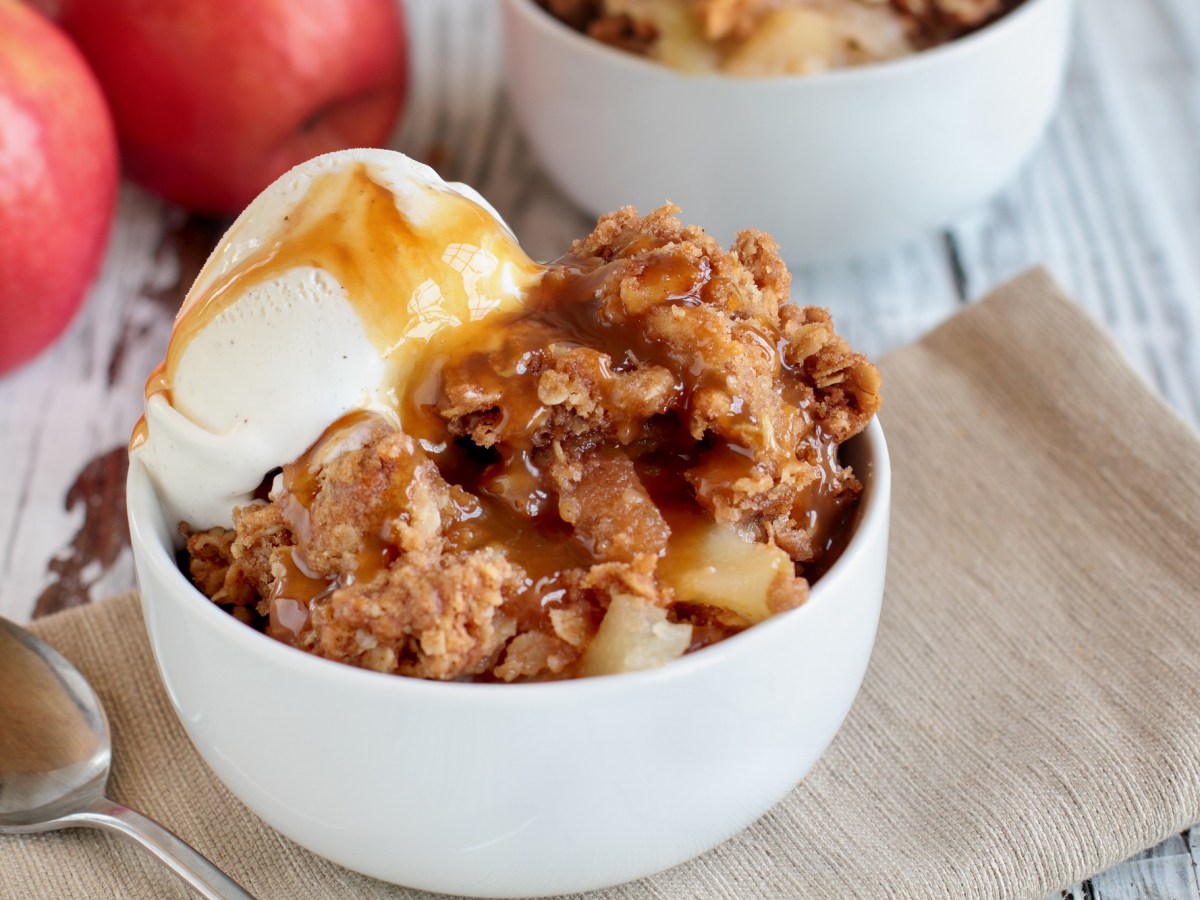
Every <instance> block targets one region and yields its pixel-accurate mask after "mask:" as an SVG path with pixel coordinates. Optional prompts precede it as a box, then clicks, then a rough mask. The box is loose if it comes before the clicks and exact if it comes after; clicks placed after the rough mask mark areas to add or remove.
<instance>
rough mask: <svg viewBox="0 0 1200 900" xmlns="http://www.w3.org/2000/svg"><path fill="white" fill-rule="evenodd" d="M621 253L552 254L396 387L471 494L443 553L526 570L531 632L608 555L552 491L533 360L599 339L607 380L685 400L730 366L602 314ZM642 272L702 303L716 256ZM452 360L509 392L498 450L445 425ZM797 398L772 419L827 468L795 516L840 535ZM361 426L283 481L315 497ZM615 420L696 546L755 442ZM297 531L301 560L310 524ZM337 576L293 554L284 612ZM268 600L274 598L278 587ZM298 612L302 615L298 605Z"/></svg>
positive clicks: (514, 610) (422, 441) (831, 454)
mask: <svg viewBox="0 0 1200 900" xmlns="http://www.w3.org/2000/svg"><path fill="white" fill-rule="evenodd" d="M650 241H651V239H649V238H645V237H642V238H640V239H639V240H638V242H637V243H636V245H630V246H629V247H627V248H626V252H628V253H638V252H642V251H644V250H647V249H653V247H654V244H653V243H649V242H650ZM616 264H618V263H617V262H613V263H607V264H598V262H597V261H595V260H581V259H576V258H573V257H570V256H567V257H564V258H562V259H560V260H557V261H556V262H554V263H552V264H550V265H549V266H548V267H547V269H546V275H545V277H544V278H543V279H542V280H541V281H540V282H538V283H537V284H536V285H534V286H533V287H531V288H530V290H529V291H528V293H527V295H526V298H525V302H524V305H523V307H522V308H521V309H520V310H514V311H504V312H500V313H496V314H494V315H492V316H490V317H489V318H488V319H486V320H485V321H482V322H474V323H468V324H465V325H463V326H461V327H458V328H454V329H449V330H447V331H444V332H442V333H440V334H439V335H437V336H436V337H435V338H433V339H432V340H431V341H430V342H429V344H428V345H427V347H426V348H425V350H424V352H423V353H422V354H421V355H420V356H419V358H418V359H417V360H416V361H415V362H414V364H413V366H412V368H411V370H410V378H409V381H408V384H407V390H406V391H403V392H399V393H401V396H400V398H399V400H400V409H399V414H400V417H401V420H402V421H403V422H404V430H405V432H406V433H407V434H408V435H409V436H411V437H413V438H415V439H416V441H417V449H416V450H415V453H416V454H417V455H418V456H419V457H420V458H422V459H424V458H429V459H432V460H433V461H434V462H435V464H436V465H437V466H438V468H439V470H440V472H441V474H442V476H443V477H444V478H445V479H446V480H447V481H448V482H450V483H451V484H452V485H455V486H457V488H458V489H460V490H461V491H462V497H463V501H462V502H461V503H460V504H459V512H458V518H457V519H456V521H455V522H454V523H453V524H452V525H451V526H450V528H449V529H447V533H446V537H447V544H446V550H447V551H448V552H457V551H461V550H473V549H478V548H480V547H484V546H495V547H497V548H499V549H502V550H503V552H504V553H505V554H506V555H507V556H508V558H509V559H510V560H512V561H513V562H514V563H516V564H517V565H519V566H521V567H522V568H523V569H524V570H525V572H526V581H525V590H524V592H523V594H522V595H521V597H520V598H518V600H517V601H516V602H515V603H510V604H509V607H508V609H507V612H508V613H509V614H510V615H512V616H513V617H514V618H515V619H516V620H517V622H518V626H519V627H520V628H521V629H522V630H526V629H531V628H540V629H542V630H545V631H547V632H550V633H552V626H551V624H550V621H549V618H548V612H549V611H550V610H551V609H553V608H554V607H555V606H556V605H557V603H558V601H559V600H560V599H561V598H562V597H563V595H564V593H565V586H564V581H563V576H564V573H565V572H567V571H569V570H571V569H577V568H586V567H589V566H591V565H593V564H595V563H596V562H599V561H600V560H599V559H597V557H596V556H595V554H594V553H593V550H592V547H591V546H589V545H588V544H587V543H586V542H585V541H584V540H583V539H581V538H580V537H578V536H577V535H575V534H574V532H573V529H572V528H571V526H570V525H568V524H567V523H565V522H563V521H562V520H561V518H559V516H558V512H557V491H556V489H555V488H554V486H553V485H552V483H551V482H550V479H549V477H548V474H547V473H546V472H544V471H543V470H542V469H541V468H540V463H539V460H538V456H537V453H536V451H535V441H534V435H535V433H536V431H537V429H538V428H539V427H541V426H542V425H544V424H545V423H546V422H547V421H548V420H549V418H550V415H551V411H550V409H549V408H548V407H547V406H546V405H545V404H543V403H542V402H541V400H540V399H539V397H538V390H537V382H538V374H539V372H540V370H541V368H540V366H539V365H537V363H538V362H539V361H540V360H541V359H542V358H543V357H544V356H545V354H546V353H548V352H550V348H552V347H554V346H558V347H587V348H591V349H594V350H598V351H599V352H601V353H603V354H606V355H607V356H608V357H609V358H610V359H611V360H612V363H611V365H610V368H609V369H608V370H606V371H607V375H608V378H609V383H612V382H615V376H616V374H617V373H619V372H622V371H625V370H628V369H630V368H633V367H635V366H639V365H645V364H655V365H661V366H664V367H666V368H667V369H669V370H670V371H674V372H677V373H679V377H678V380H677V383H676V384H675V385H674V386H673V390H674V392H675V394H676V398H677V400H679V401H680V402H681V406H682V408H683V409H685V410H686V409H687V408H688V405H689V404H690V398H691V397H692V395H693V394H694V393H695V392H696V391H697V390H699V389H700V388H701V387H704V386H706V385H707V384H708V383H709V381H710V380H712V379H715V378H719V377H722V376H721V375H720V373H718V372H714V371H713V369H712V368H711V367H709V366H706V365H704V364H703V361H702V360H701V359H699V358H696V357H695V356H694V355H693V353H694V351H690V350H688V351H681V350H677V349H674V348H671V347H669V346H668V345H666V344H665V343H662V342H659V341H655V340H651V339H650V338H648V337H647V336H646V334H645V333H644V331H643V329H642V328H641V326H640V324H639V321H638V319H637V317H636V316H633V317H630V318H629V319H627V320H623V321H621V320H612V321H610V320H609V318H607V317H606V316H605V314H604V310H603V308H602V286H603V285H604V283H605V281H606V279H607V277H608V275H609V271H608V270H609V267H610V266H613V265H616ZM640 277H641V280H642V281H643V283H649V284H652V285H655V286H656V287H657V288H658V289H659V290H660V291H661V292H662V294H663V295H664V296H665V297H666V298H667V300H666V302H668V303H676V304H681V305H694V304H699V303H702V302H704V301H705V299H706V297H705V289H706V286H707V285H708V283H709V280H710V278H711V272H710V271H709V268H708V265H707V260H703V264H702V265H691V264H687V263H684V262H681V261H680V260H679V259H678V258H675V257H671V258H669V259H667V260H665V261H656V262H655V263H654V264H652V265H650V266H649V267H647V268H646V270H644V271H643V272H642V273H641V275H640ZM740 327H742V328H744V329H746V330H748V331H750V332H751V334H750V337H751V339H752V342H753V346H755V347H756V348H757V350H758V352H760V353H762V354H763V355H764V358H765V359H766V360H767V362H768V363H769V366H770V368H771V370H772V372H773V373H774V374H775V375H778V374H779V373H780V372H781V370H783V369H785V368H787V363H786V362H785V360H784V354H783V353H782V347H783V345H784V343H785V341H784V338H783V336H782V334H781V333H778V332H777V331H776V330H770V331H769V332H764V331H763V330H761V329H762V327H763V326H762V325H761V324H760V325H750V324H749V323H743V324H742V325H741V326H740ZM768 328H769V326H768ZM451 371H453V372H455V373H457V374H459V375H462V376H465V378H464V380H466V381H469V382H471V383H472V384H475V385H478V386H479V387H480V389H481V390H482V391H484V392H485V393H487V394H496V395H499V394H503V398H504V399H503V404H502V416H503V418H502V419H501V420H500V421H499V422H498V423H497V425H496V430H497V431H498V433H499V435H500V436H499V439H498V443H497V448H498V449H497V450H493V451H491V452H482V451H480V450H479V449H478V448H474V449H472V448H468V447H466V446H464V442H463V441H461V440H460V441H456V440H455V438H454V436H453V435H451V434H450V433H449V431H448V430H447V424H446V421H445V420H444V419H443V418H442V416H441V415H440V414H439V412H438V410H437V403H438V400H439V398H441V397H442V396H443V394H444V385H445V379H446V377H447V373H448V372H451ZM788 399H789V400H790V402H791V404H792V406H793V408H794V409H795V413H794V415H793V416H792V418H791V419H790V420H788V421H786V422H785V423H784V424H783V426H782V428H779V426H776V428H777V430H776V431H775V432H774V440H776V441H778V442H780V443H781V444H782V445H784V446H787V447H798V448H799V452H800V455H801V456H802V457H804V458H805V459H806V460H807V461H808V462H810V463H811V464H813V465H815V466H816V467H817V468H818V471H819V478H817V479H816V480H815V481H814V482H813V483H812V484H811V485H810V486H809V487H808V489H807V490H806V491H805V492H804V493H803V495H802V500H803V502H798V503H797V515H800V516H802V517H805V518H807V520H808V522H809V524H810V526H812V528H813V531H814V542H815V543H817V544H818V545H819V546H831V544H830V541H831V539H832V538H831V536H832V535H834V534H836V533H837V532H838V530H839V526H840V525H841V524H842V520H843V518H844V509H843V507H844V506H845V501H844V499H843V498H841V497H839V491H840V490H841V487H842V485H841V483H840V481H839V476H838V472H839V469H838V466H837V461H836V445H835V444H834V443H833V441H832V440H831V439H830V438H829V437H828V436H827V435H825V434H824V432H823V431H822V430H821V429H820V428H819V426H816V425H815V424H814V423H813V421H812V419H811V417H810V415H809V413H808V409H807V407H808V403H809V401H808V400H807V399H804V398H801V397H790V398H788ZM732 415H733V417H734V418H735V419H738V417H741V419H740V422H741V424H744V425H748V426H758V425H759V424H760V423H756V422H755V421H753V419H752V417H751V416H750V415H749V413H748V412H745V411H743V410H742V409H741V408H740V407H738V406H737V405H736V404H735V408H734V411H733V413H732ZM358 424H359V421H358V419H356V417H355V415H354V414H352V415H351V416H348V417H346V418H344V419H342V420H340V421H339V422H338V423H335V425H334V426H332V427H331V428H330V430H329V431H328V432H327V434H326V437H325V438H323V439H322V441H320V442H318V443H317V444H316V445H314V447H313V448H312V449H311V450H310V451H309V452H308V453H307V454H305V456H304V457H303V458H302V459H301V460H298V461H297V462H296V463H294V464H292V465H290V466H285V467H284V469H283V477H284V481H285V484H286V486H287V488H288V490H289V491H290V493H291V495H292V497H294V498H296V499H297V500H298V501H299V504H301V505H304V506H307V505H308V504H309V503H310V502H311V500H312V497H313V496H314V493H315V483H314V480H313V479H314V478H315V473H316V472H318V471H319V464H318V463H317V462H315V461H314V459H315V457H316V456H319V455H320V453H321V448H322V447H323V446H324V445H325V444H328V443H329V441H331V440H336V439H338V438H337V436H338V435H340V434H343V433H344V432H345V431H346V429H350V428H354V427H357V426H358ZM614 424H615V425H616V430H617V435H618V444H619V446H621V447H622V448H623V450H624V452H626V453H627V454H629V455H630V456H631V457H632V458H634V460H635V466H636V469H637V471H638V474H639V477H640V479H641V481H642V483H643V484H644V485H645V486H646V488H647V490H648V492H649V493H650V494H651V497H652V499H653V500H654V501H655V503H656V504H657V505H658V506H659V508H660V510H661V511H662V512H663V514H664V516H665V517H666V519H667V521H668V522H669V524H670V527H671V529H672V531H673V532H674V536H673V537H672V539H671V542H670V547H669V552H671V553H672V554H674V553H681V554H683V555H685V556H686V555H687V554H688V553H691V554H692V555H695V553H696V552H698V546H699V545H698V543H697V542H698V541H700V540H702V535H703V528H702V527H701V526H702V525H703V523H704V522H706V521H707V520H708V518H709V514H708V513H707V512H706V511H705V510H704V509H702V508H701V507H700V506H699V505H698V504H697V502H696V499H695V498H696V495H697V494H700V495H703V494H705V493H707V492H717V491H721V490H725V489H728V488H727V486H728V485H729V484H730V483H731V482H733V481H735V480H736V479H738V478H741V477H743V476H745V475H748V474H750V472H751V470H752V469H753V468H754V467H755V465H756V463H755V460H754V458H753V455H752V453H751V452H750V451H749V450H748V449H746V448H744V447H741V446H738V445H737V444H735V443H732V442H729V441H725V440H717V441H716V442H715V444H713V445H711V446H704V447H701V446H700V445H697V443H696V442H695V441H694V440H693V439H692V438H691V436H690V435H689V434H687V433H686V429H685V428H684V427H683V426H682V423H681V422H676V423H675V425H674V428H675V433H671V432H670V430H669V429H668V431H667V432H664V431H663V430H662V429H663V425H664V423H662V422H657V423H654V425H653V426H651V424H650V423H647V422H642V421H637V420H633V419H630V420H629V421H619V422H616V423H614ZM653 429H657V430H653ZM652 430H653V433H651V432H652ZM701 457H703V463H702V464H701ZM687 470H691V471H692V472H694V473H696V472H698V473H700V475H699V477H697V478H694V479H693V482H694V483H689V481H688V480H686V479H685V477H684V472H685V471H687ZM289 518H298V517H294V516H292V515H289ZM800 521H804V518H802V519H801V520H800ZM297 535H298V537H299V540H300V548H301V550H300V556H301V557H302V554H303V546H304V537H303V526H301V528H300V530H299V531H298V532H297ZM376 539H382V536H381V535H380V536H375V537H373V538H372V539H371V542H369V544H370V546H369V547H368V548H367V549H366V550H364V553H363V555H362V556H361V557H360V559H359V560H358V567H357V569H356V570H355V573H354V576H353V577H354V578H355V579H361V580H368V581H369V580H370V579H372V578H374V577H376V576H377V575H378V574H379V573H380V572H381V571H382V570H383V569H384V568H386V566H387V565H388V564H389V563H390V560H391V559H392V558H394V556H389V555H388V553H387V552H386V548H381V547H379V546H378V545H377V544H375V543H373V541H375V540H376ZM693 544H695V545H696V546H695V547H693V546H692V545H693ZM340 584H341V582H338V581H337V580H330V581H327V582H324V583H321V584H312V583H310V581H309V580H308V579H307V577H306V574H305V572H304V569H303V566H302V565H297V566H296V568H295V572H294V573H293V571H292V570H291V569H289V572H288V575H287V577H286V578H284V579H281V581H280V582H279V584H277V586H276V597H286V598H287V602H286V604H285V606H284V609H285V610H286V611H287V613H288V615H291V610H292V608H293V607H292V604H293V603H294V602H296V601H300V602H308V601H311V600H312V599H314V598H316V597H318V596H321V595H323V594H324V593H327V592H329V591H331V590H333V589H335V588H336V587H338V586H340ZM272 602H273V604H274V603H275V602H277V601H276V600H275V598H273V601H272ZM272 610H273V612H272V629H273V631H272V633H274V634H276V636H280V637H281V638H283V639H293V640H294V637H295V636H298V633H299V632H294V633H291V634H289V632H291V629H292V627H293V626H292V625H291V623H288V624H287V625H283V624H277V621H276V620H277V618H278V619H281V618H282V617H277V616H276V615H275V613H274V605H273V606H272ZM295 621H302V620H301V619H300V617H299V616H297V617H296V619H295ZM727 633H728V632H727V631H724V630H722V628H721V627H719V626H716V625H714V626H711V627H707V628H701V629H699V630H698V632H697V637H696V641H695V643H694V646H693V648H692V649H696V648H698V647H700V646H705V645H706V644H707V643H711V642H713V641H715V640H718V639H720V638H721V637H723V636H724V635H725V634H727Z"/></svg>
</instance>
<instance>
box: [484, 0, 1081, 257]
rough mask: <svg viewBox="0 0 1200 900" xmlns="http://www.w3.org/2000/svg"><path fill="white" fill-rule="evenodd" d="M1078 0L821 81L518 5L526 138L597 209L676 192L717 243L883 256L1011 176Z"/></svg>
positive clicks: (648, 203)
mask: <svg viewBox="0 0 1200 900" xmlns="http://www.w3.org/2000/svg"><path fill="white" fill-rule="evenodd" d="M1072 5H1073V4H1072V0H1027V2H1026V3H1025V4H1024V5H1023V6H1021V7H1018V8H1017V9H1016V10H1015V11H1013V12H1012V13H1010V14H1008V15H1007V16H1004V17H1003V18H1001V19H999V20H998V21H996V22H995V23H993V24H991V25H989V26H987V27H986V28H984V29H982V30H980V31H978V32H976V33H974V34H972V35H969V36H967V37H965V38H962V39H960V40H958V41H953V42H951V43H949V44H946V45H944V46H941V47H937V48H934V49H931V50H927V51H925V52H922V53H918V54H916V55H914V56H911V57H908V58H905V59H901V60H897V61H893V62H886V63H879V64H875V65H870V66H864V67H861V68H855V69H845V70H840V71H832V72H827V73H823V74H816V75H804V76H785V77H778V78H764V79H739V78H731V77H727V76H721V75H706V76H697V75H686V74H682V73H679V72H677V71H674V70H672V69H670V68H668V67H666V66H663V65H660V64H658V63H654V62H650V61H647V60H645V59H642V58H640V57H637V56H634V55H632V54H628V53H625V52H622V51H620V50H616V49H613V48H611V47H609V46H607V45H605V44H602V43H599V42H598V41H595V40H592V39H591V38H588V37H585V36H584V35H582V34H580V33H578V32H576V31H573V30H572V29H571V28H569V27H567V26H566V25H564V24H563V23H562V22H560V21H558V20H557V19H554V18H552V17H551V16H550V15H549V14H548V13H546V12H545V11H544V10H542V9H541V8H539V7H538V6H537V5H536V4H535V3H534V2H533V0H507V2H506V3H505V7H504V9H505V14H504V33H505V39H506V53H505V67H506V70H507V77H508V84H509V95H510V98H511V102H512V103H513V105H514V106H515V108H516V111H517V114H518V116H519V117H520V120H521V123H522V125H523V126H524V129H525V134H526V135H527V137H528V139H529V142H530V143H531V144H532V145H533V148H534V150H535V151H536V153H537V155H538V156H539V157H540V158H541V160H542V162H543V164H544V165H545V167H546V169H547V170H548V171H549V172H550V174H551V175H552V176H553V178H554V180H555V181H556V182H558V185H559V186H560V187H561V188H562V190H563V191H564V192H565V193H566V194H567V195H568V196H569V197H570V198H571V199H572V200H574V201H575V202H576V203H577V204H579V205H580V206H582V207H583V208H584V209H586V210H587V211H588V212H590V213H592V214H593V215H600V214H601V213H604V212H606V211H608V210H611V209H616V208H617V207H620V206H623V205H625V204H630V203H632V204H634V205H635V206H637V207H638V208H639V209H641V210H643V211H646V210H648V209H650V208H652V207H654V206H657V205H659V204H660V203H662V202H663V200H664V199H665V198H668V197H669V198H670V199H671V200H673V201H674V202H675V203H677V204H679V206H680V207H682V209H683V218H684V219H685V220H686V221H688V222H694V223H696V224H697V225H701V226H703V227H704V228H705V229H706V230H708V231H709V232H710V233H712V234H713V235H715V236H716V237H717V238H718V239H719V240H720V241H721V242H722V243H724V244H728V243H730V241H731V240H732V239H733V236H734V234H735V232H737V231H739V230H740V229H743V228H758V229H761V230H763V231H766V232H769V233H770V234H772V235H773V236H774V237H775V239H776V240H777V241H779V243H780V245H781V247H782V248H783V254H784V257H785V258H786V259H787V260H788V262H789V263H796V262H804V261H813V260H819V259H829V258H836V257H845V256H849V255H854V254H858V253H864V252H868V251H873V250H878V249H882V248H884V247H886V246H887V245H889V244H893V243H895V242H897V241H899V240H901V239H903V238H905V237H908V236H911V235H913V234H916V233H919V232H921V231H924V230H926V229H929V228H934V227H937V226H941V225H944V224H945V223H947V222H949V221H950V220H951V219H953V218H954V217H955V216H957V215H958V214H959V213H961V212H963V211H965V210H967V209H969V208H970V207H973V206H975V205H977V204H979V203H981V202H982V201H984V200H986V199H987V198H988V197H990V196H991V195H993V194H994V193H995V192H996V191H997V190H999V189H1000V187H1002V186H1003V185H1004V183H1005V182H1006V181H1008V180H1009V179H1010V178H1011V177H1012V175H1013V174H1014V173H1015V172H1016V170H1017V168H1018V167H1019V166H1020V164H1021V163H1022V162H1023V161H1024V160H1025V159H1026V158H1027V157H1028V156H1029V154H1030V152H1031V151H1032V150H1033V148H1034V146H1035V145H1036V143H1037V141H1038V139H1039V137H1040V136H1041V134H1042V132H1043V131H1044V130H1045V127H1046V124H1047V122H1048V121H1049V119H1050V116H1051V114H1052V113H1053V111H1054V108H1055V106H1056V104H1057V100H1058V95H1059V93H1060V91H1061V87H1062V80H1063V73H1064V70H1065V64H1066V60H1067V55H1068V49H1069V43H1070V32H1071V28H1070V23H1071V10H1072Z"/></svg>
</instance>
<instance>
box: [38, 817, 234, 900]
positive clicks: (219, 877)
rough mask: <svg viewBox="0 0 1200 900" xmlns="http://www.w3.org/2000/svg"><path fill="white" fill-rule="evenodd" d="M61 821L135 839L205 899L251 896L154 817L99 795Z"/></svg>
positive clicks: (232, 899) (229, 899)
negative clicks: (97, 798)
mask: <svg viewBox="0 0 1200 900" xmlns="http://www.w3.org/2000/svg"><path fill="white" fill-rule="evenodd" d="M62 821H63V823H64V824H68V823H69V824H72V825H82V826H85V827H90V828H100V829H103V830H106V831H115V832H117V833H118V834H123V835H125V836H126V837H128V838H132V839H133V840H135V841H137V842H138V843H139V844H141V845H142V846H143V847H145V848H146V849H147V850H149V851H150V852H151V853H152V854H154V855H155V856H156V857H158V859H159V861H160V862H162V863H163V864H164V865H166V866H167V868H169V869H170V870H171V871H172V872H174V873H175V874H176V875H178V876H179V877H180V878H181V879H183V880H184V881H185V882H187V884H188V885H189V886H190V887H191V888H192V889H193V890H194V891H195V892H196V893H197V894H199V895H200V896H201V897H203V898H204V900H254V898H253V897H252V896H251V895H250V894H248V893H247V892H246V891H245V890H244V889H243V888H242V886H241V885H239V884H238V883H237V882H236V881H234V880H233V879H232V878H230V877H229V876H228V875H226V874H225V873H224V872H222V871H221V870H220V869H218V868H217V867H216V866H214V865H213V864H212V863H211V862H209V861H208V859H206V858H205V857H204V856H203V855H201V854H200V853H199V852H198V851H196V850H195V849H193V848H192V847H191V846H189V845H188V844H186V843H184V841H182V840H181V839H180V838H178V837H177V836H176V835H175V834H173V833H172V832H170V831H168V830H167V829H166V828H163V827H162V826H161V825H159V824H158V823H157V822H155V821H154V820H153V819H151V818H148V817H146V816H143V815H142V814H141V813H139V812H136V811H135V810H132V809H130V808H129V807H127V806H122V805H121V804H120V803H114V802H113V801H111V800H109V799H108V798H105V797H102V798H100V799H99V800H98V801H96V803H94V804H93V805H92V806H91V807H89V808H88V809H87V810H84V811H82V812H78V813H74V814H72V815H70V816H65V817H64V819H63V820H62Z"/></svg>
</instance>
